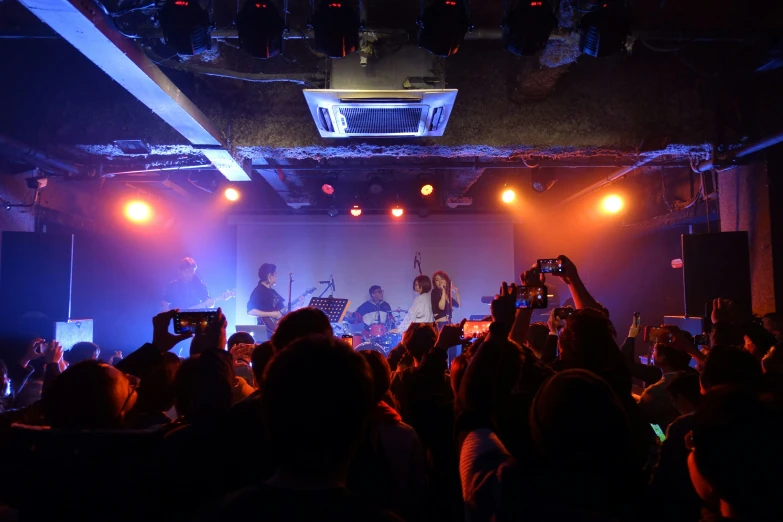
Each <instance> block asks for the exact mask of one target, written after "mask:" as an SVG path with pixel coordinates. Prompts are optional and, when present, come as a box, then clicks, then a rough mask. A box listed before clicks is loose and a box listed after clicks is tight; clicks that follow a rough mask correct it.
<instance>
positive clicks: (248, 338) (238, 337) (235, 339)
mask: <svg viewBox="0 0 783 522" xmlns="http://www.w3.org/2000/svg"><path fill="white" fill-rule="evenodd" d="M255 343H256V341H255V339H253V336H252V335H250V333H249V332H236V333H235V334H232V335H231V337H229V338H228V341H227V342H226V345H227V348H228V351H231V348H233V347H234V346H236V345H238V344H255Z"/></svg>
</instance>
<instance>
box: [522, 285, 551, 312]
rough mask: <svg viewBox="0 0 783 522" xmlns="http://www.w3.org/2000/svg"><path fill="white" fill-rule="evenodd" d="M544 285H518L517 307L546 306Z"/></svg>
mask: <svg viewBox="0 0 783 522" xmlns="http://www.w3.org/2000/svg"><path fill="white" fill-rule="evenodd" d="M546 307H547V295H546V287H545V286H518V287H517V308H546Z"/></svg>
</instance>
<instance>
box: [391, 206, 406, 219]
mask: <svg viewBox="0 0 783 522" xmlns="http://www.w3.org/2000/svg"><path fill="white" fill-rule="evenodd" d="M391 213H392V216H394V217H401V216H402V215H403V214H404V213H405V211H404V210H402V207H401V206H399V205H397V206H396V207H394V208H393V209H392V211H391Z"/></svg>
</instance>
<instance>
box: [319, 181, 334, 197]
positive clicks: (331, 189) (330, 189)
mask: <svg viewBox="0 0 783 522" xmlns="http://www.w3.org/2000/svg"><path fill="white" fill-rule="evenodd" d="M321 190H322V191H323V193H324V194H328V195H329V196H331V195H332V194H334V187H333V186H331V185H330V184H328V183H324V184H323V185H321Z"/></svg>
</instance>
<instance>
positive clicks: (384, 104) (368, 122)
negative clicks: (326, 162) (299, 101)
mask: <svg viewBox="0 0 783 522" xmlns="http://www.w3.org/2000/svg"><path fill="white" fill-rule="evenodd" d="M304 94H305V99H306V100H307V104H308V105H309V107H310V112H311V114H312V116H313V119H314V121H315V123H316V126H317V127H318V131H319V132H320V134H321V136H322V137H324V138H349V137H352V136H372V137H415V136H442V135H443V131H444V130H445V128H446V123H447V122H448V118H449V116H450V115H451V108H452V107H453V105H454V100H455V99H456V96H457V91H456V90H454V89H448V90H446V89H438V90H432V91H424V90H400V91H371V90H337V89H305V91H304Z"/></svg>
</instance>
